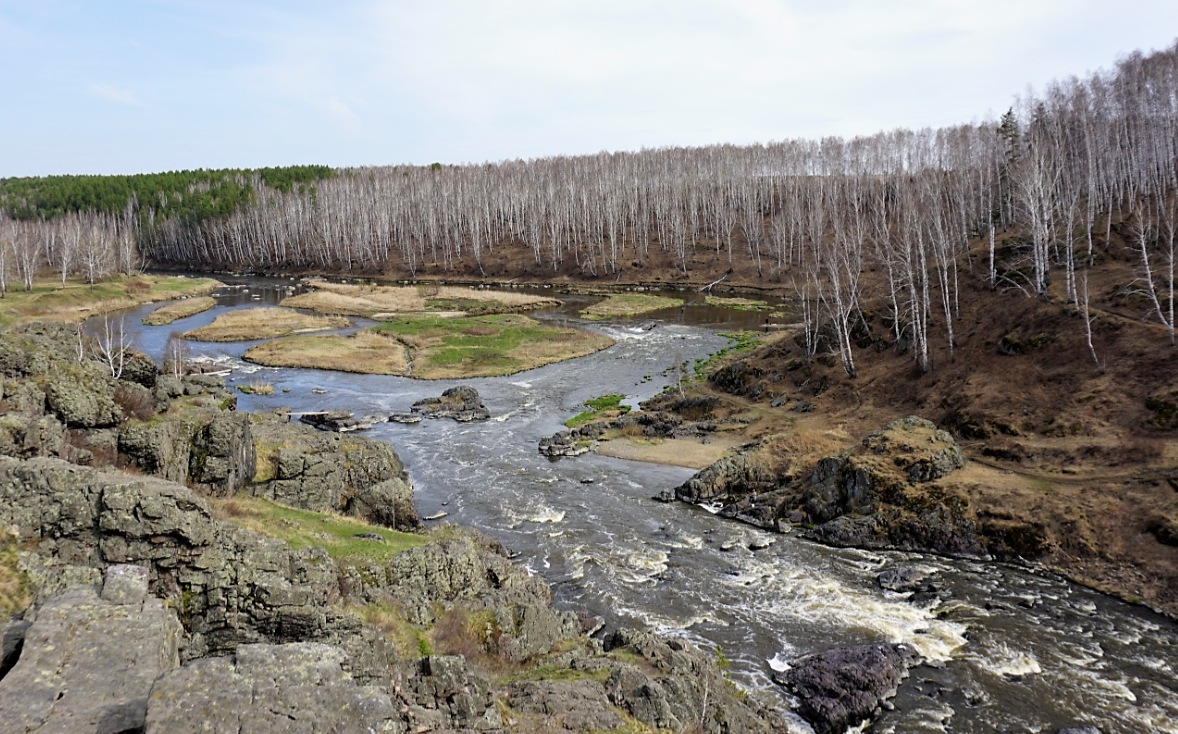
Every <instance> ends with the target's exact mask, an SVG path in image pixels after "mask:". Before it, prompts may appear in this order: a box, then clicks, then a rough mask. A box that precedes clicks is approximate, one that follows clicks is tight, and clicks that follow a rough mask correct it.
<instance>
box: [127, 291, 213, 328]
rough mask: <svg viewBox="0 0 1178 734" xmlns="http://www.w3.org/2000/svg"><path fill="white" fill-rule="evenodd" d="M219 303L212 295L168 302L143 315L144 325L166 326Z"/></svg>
mask: <svg viewBox="0 0 1178 734" xmlns="http://www.w3.org/2000/svg"><path fill="white" fill-rule="evenodd" d="M216 305H217V300H216V299H215V298H212V297H210V296H201V297H199V298H185V299H183V300H180V301H176V302H174V303H166V304H164V305H163V306H160V307H159V308H157V309H156V310H154V311H152V312H151V313H149V314H147V315H146V316H144V317H143V319H142V321H143V325H144V326H166V325H167V324H170V323H172V322H173V321H178V320H180V319H186V318H188V317H189V316H195V315H197V314H198V313H203V312H205V311H208V310H209V309H210V308H212V307H213V306H216Z"/></svg>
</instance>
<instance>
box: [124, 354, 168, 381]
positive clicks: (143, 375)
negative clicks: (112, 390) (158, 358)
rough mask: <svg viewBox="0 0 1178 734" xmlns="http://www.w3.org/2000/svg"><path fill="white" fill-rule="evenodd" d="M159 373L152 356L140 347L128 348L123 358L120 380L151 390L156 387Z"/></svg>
mask: <svg viewBox="0 0 1178 734" xmlns="http://www.w3.org/2000/svg"><path fill="white" fill-rule="evenodd" d="M158 375H159V370H158V369H157V368H156V366H155V362H153V361H152V359H151V357H148V356H147V355H146V354H144V353H143V352H140V351H139V350H138V349H128V350H127V352H126V355H125V357H124V359H123V373H122V374H121V375H120V376H119V379H120V380H125V381H127V382H133V383H135V384H137V385H141V386H142V387H145V388H147V389H149V390H150V389H152V388H154V387H155V383H156V378H157V377H158Z"/></svg>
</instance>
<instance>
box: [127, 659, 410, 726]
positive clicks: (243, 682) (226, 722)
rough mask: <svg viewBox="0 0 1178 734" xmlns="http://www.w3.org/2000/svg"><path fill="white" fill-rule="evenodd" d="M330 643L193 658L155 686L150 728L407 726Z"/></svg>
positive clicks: (385, 697)
mask: <svg viewBox="0 0 1178 734" xmlns="http://www.w3.org/2000/svg"><path fill="white" fill-rule="evenodd" d="M346 665H347V655H346V654H345V653H344V651H343V650H341V649H339V648H338V647H333V646H331V645H323V644H318V643H312V642H298V643H292V644H288V645H240V646H239V647H238V648H237V654H236V656H235V657H220V658H209V659H205V660H194V661H193V662H191V663H188V664H187V665H185V666H184V667H183V668H180V669H179V670H176V671H173V672H172V673H170V674H169V675H167V676H165V677H164V678H163V679H161V680H160V681H159V682H158V683H157V684H156V685H155V688H154V689H152V693H151V704H150V707H149V709H148V711H147V726H146V731H147V732H151V733H153V734H154V733H158V734H186V733H187V732H193V734H195V733H196V732H206V731H225V732H228V731H234V732H237V731H241V732H247V731H248V732H256V733H257V734H271V733H274V734H276V733H277V732H290V731H306V732H312V731H315V732H320V731H323V732H325V731H339V732H345V731H355V732H361V731H367V732H383V731H389V732H392V731H403V726H404V725H403V724H402V723H401V720H400V719H401V717H400V714H399V712H398V710H397V707H395V706H394V705H393V702H392V700H391V699H390V697H389V695H388V694H387V693H385V692H383V691H381V690H380V689H379V688H377V687H376V686H360V685H357V684H356V682H355V681H354V680H353V679H352V677H351V676H350V675H348V673H347V672H345V666H346Z"/></svg>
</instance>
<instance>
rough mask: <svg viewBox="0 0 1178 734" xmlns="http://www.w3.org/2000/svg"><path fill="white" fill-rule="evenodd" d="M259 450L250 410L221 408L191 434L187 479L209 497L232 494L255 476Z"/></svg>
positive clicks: (193, 486)
mask: <svg viewBox="0 0 1178 734" xmlns="http://www.w3.org/2000/svg"><path fill="white" fill-rule="evenodd" d="M256 462H257V453H256V450H255V448H254V439H253V430H252V424H251V422H250V416H249V414H248V413H235V412H225V411H221V412H218V413H215V414H213V416H212V419H211V420H209V421H208V422H207V423H203V424H202V425H201V426H200V427H199V428H198V429H197V430H196V432H195V434H194V435H193V437H192V453H191V456H190V457H189V463H188V480H189V483H190V484H191V486H192V488H193V489H195V490H196V491H198V492H200V493H201V494H205V495H208V496H210V497H230V496H232V495H234V494H236V493H237V492H239V491H240V490H241V489H242V488H243V487H244V486H245V485H246V483H248V482H249V481H251V480H252V479H253V478H254V472H255V471H256V468H257V466H256Z"/></svg>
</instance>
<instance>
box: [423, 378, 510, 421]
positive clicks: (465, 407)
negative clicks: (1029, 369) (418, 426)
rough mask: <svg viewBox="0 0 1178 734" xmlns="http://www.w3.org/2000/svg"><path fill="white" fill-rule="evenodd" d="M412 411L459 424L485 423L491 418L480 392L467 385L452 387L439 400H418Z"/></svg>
mask: <svg viewBox="0 0 1178 734" xmlns="http://www.w3.org/2000/svg"><path fill="white" fill-rule="evenodd" d="M411 410H412V411H413V412H414V413H421V414H422V415H424V416H425V417H426V418H453V419H454V420H456V421H458V422H459V423H465V422H467V421H485V420H487V419H488V418H490V417H491V413H490V411H488V410H487V407H486V406H485V405H483V399H482V398H480V397H479V391H478V390H475V389H474V388H473V387H469V386H467V385H462V386H459V387H452V388H450V389H449V390H446V391H445V392H443V393H442V396H441V397H439V398H425V399H423V400H418V401H417V402H416V403H414V404H413V406H412V408H411Z"/></svg>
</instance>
